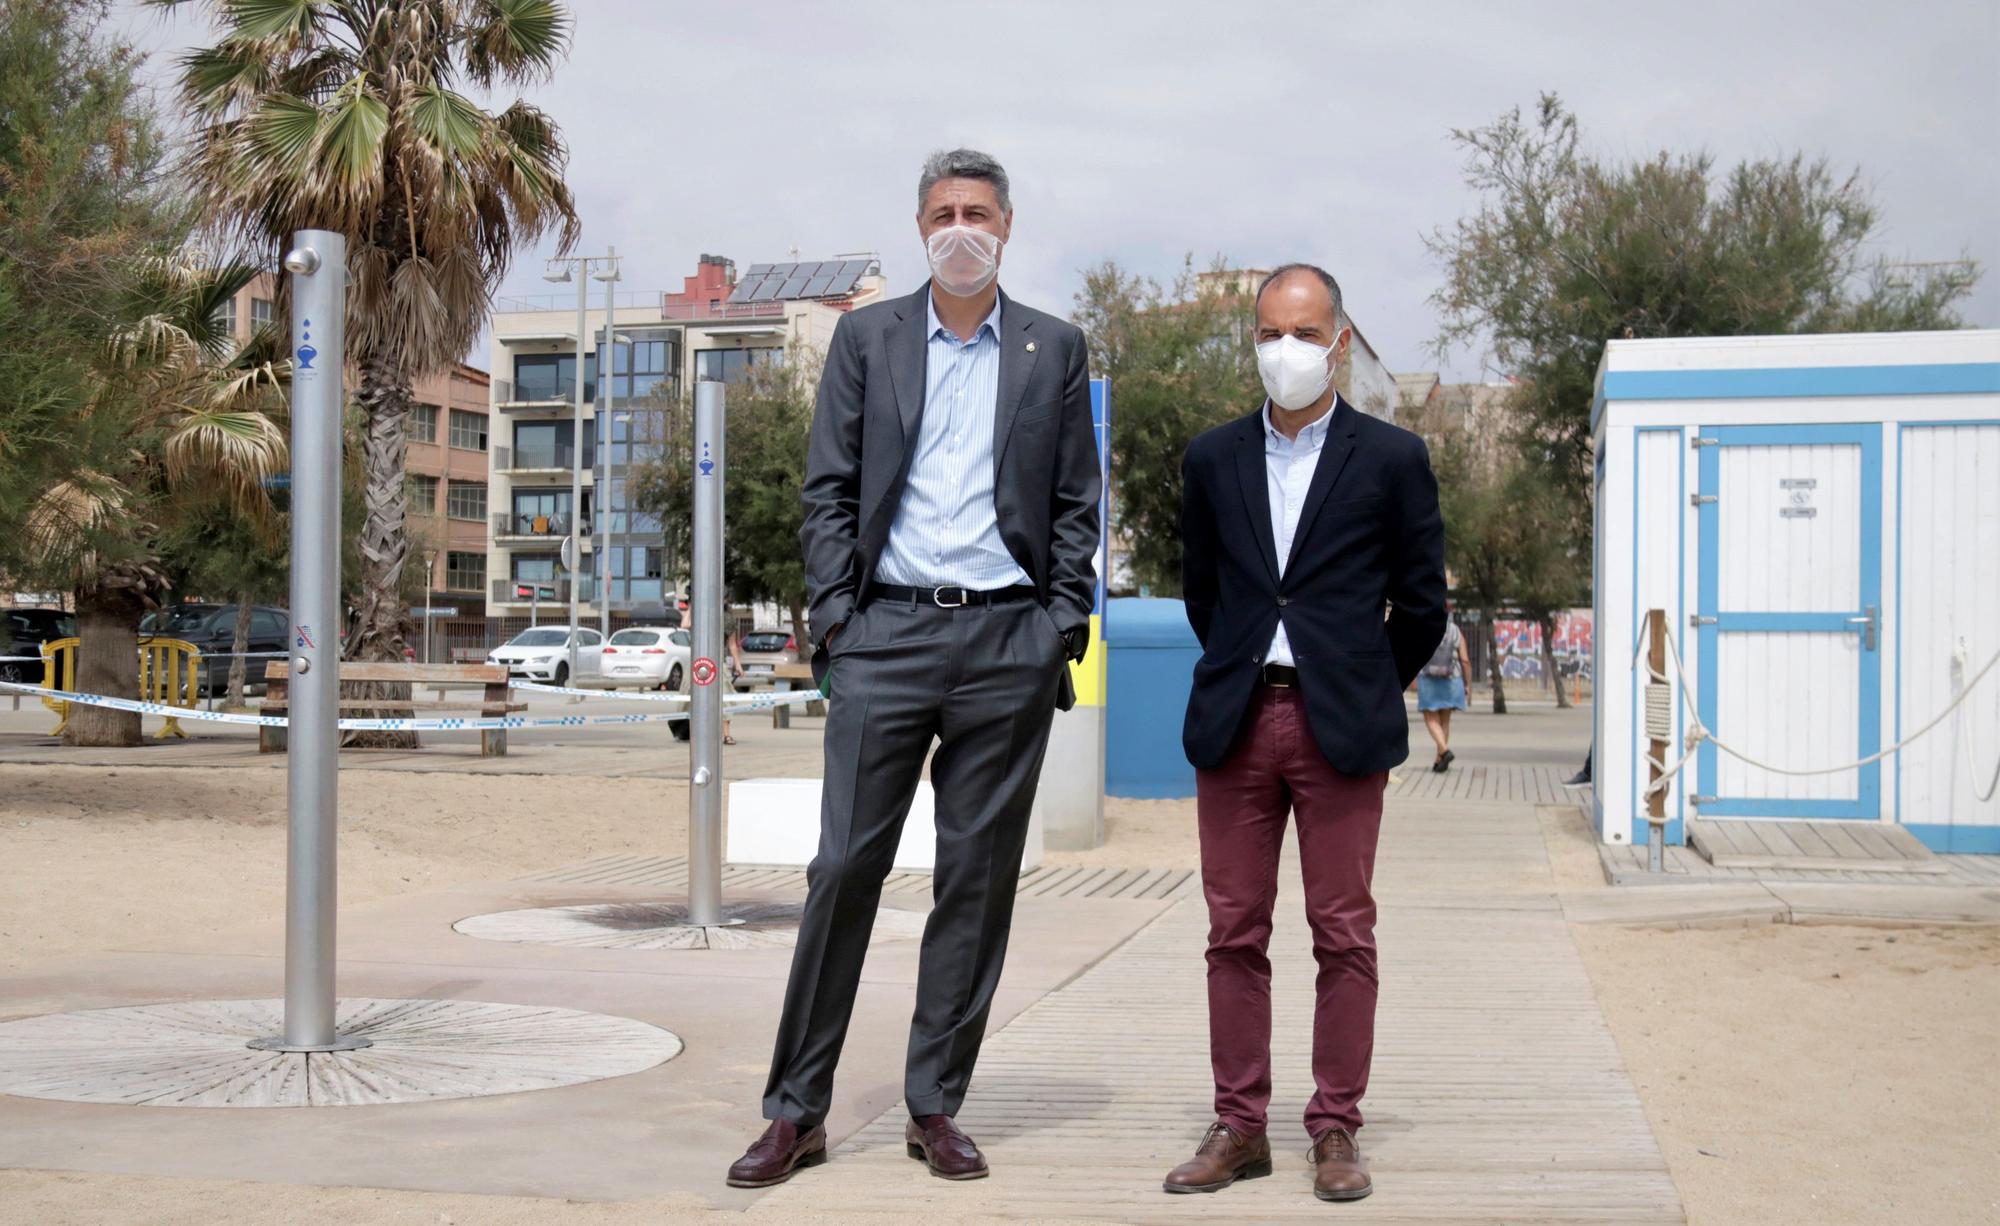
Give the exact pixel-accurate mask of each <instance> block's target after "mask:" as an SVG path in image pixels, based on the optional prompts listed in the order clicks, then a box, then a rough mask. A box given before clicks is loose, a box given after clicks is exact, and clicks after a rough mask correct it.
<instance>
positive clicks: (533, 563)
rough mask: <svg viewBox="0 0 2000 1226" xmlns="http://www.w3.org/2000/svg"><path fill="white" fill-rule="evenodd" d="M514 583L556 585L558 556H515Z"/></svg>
mask: <svg viewBox="0 0 2000 1226" xmlns="http://www.w3.org/2000/svg"><path fill="white" fill-rule="evenodd" d="M514 581H515V582H516V583H554V582H555V581H556V555H554V554H552V553H517V554H515V555H514Z"/></svg>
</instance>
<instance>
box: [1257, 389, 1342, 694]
mask: <svg viewBox="0 0 2000 1226" xmlns="http://www.w3.org/2000/svg"><path fill="white" fill-rule="evenodd" d="M1339 404H1340V401H1339V399H1338V398H1336V399H1335V400H1334V402H1333V403H1332V404H1330V405H1328V406H1327V407H1326V412H1324V413H1322V414H1320V416H1319V417H1318V419H1317V420H1315V421H1313V422H1312V423H1310V424H1309V425H1307V426H1306V427H1305V429H1303V430H1300V431H1299V436H1298V437H1297V438H1296V439H1289V438H1286V437H1285V436H1284V435H1283V434H1282V433H1280V432H1279V430H1278V427H1277V426H1275V425H1273V424H1271V402H1270V401H1268V400H1266V401H1265V402H1264V489H1265V491H1266V492H1267V493H1268V494H1269V495H1270V498H1271V537H1272V543H1273V544H1275V545H1276V546H1277V547H1278V577H1279V578H1281V579H1282V578H1283V577H1284V574H1285V560H1286V559H1287V558H1289V557H1290V556H1291V553H1292V539H1293V538H1294V537H1296V536H1297V535H1298V531H1299V513H1300V512H1301V511H1303V510H1304V509H1305V505H1306V491H1307V490H1309V489H1311V488H1312V479H1313V473H1314V472H1315V471H1316V470H1317V469H1318V468H1319V453H1320V451H1321V449H1322V448H1323V447H1324V446H1325V444H1326V432H1327V430H1328V429H1330V428H1331V427H1332V425H1333V411H1334V409H1335V408H1336V407H1338V406H1339ZM1264 663H1266V664H1283V665H1286V666H1287V667H1290V666H1292V665H1293V664H1294V663H1295V662H1294V661H1293V659H1292V644H1291V640H1290V639H1287V638H1286V637H1285V619H1284V617H1283V615H1282V614H1281V615H1280V616H1279V618H1278V632H1277V633H1276V634H1274V635H1272V636H1271V650H1269V651H1268V652H1266V653H1265V654H1264Z"/></svg>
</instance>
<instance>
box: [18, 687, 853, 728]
mask: <svg viewBox="0 0 2000 1226" xmlns="http://www.w3.org/2000/svg"><path fill="white" fill-rule="evenodd" d="M0 691H5V692H8V693H20V694H32V695H34V696H36V697H38V698H54V699H58V700H60V701H66V702H80V703H83V704H84V705H85V706H92V707H109V708H111V709H112V710H114V711H131V712H135V713H137V714H139V715H169V716H173V717H174V718H176V719H193V720H202V721H204V722H207V723H211V724H244V725H249V726H250V727H253V728H284V727H288V726H290V724H291V721H290V720H289V719H287V718H286V717H285V716H282V715H241V714H237V713H235V712H232V711H203V710H201V709H200V708H198V707H175V706H169V705H167V704H166V703H163V702H142V701H140V700H138V699H136V698H114V697H112V696H110V695H108V694H86V693H81V692H79V691H75V690H57V689H51V688H49V687H47V686H41V685H21V684H19V683H16V682H12V681H0ZM820 697H821V695H820V693H819V691H818V690H804V691H801V692H799V693H796V694H774V695H772V696H771V697H769V698H764V697H751V698H750V699H749V701H746V702H734V703H730V704H729V709H730V710H731V711H732V712H734V711H745V710H748V711H759V710H768V709H770V708H771V707H788V706H793V705H796V704H798V703H802V702H812V701H814V700H817V699H818V698H820ZM385 705H387V704H385ZM688 718H690V715H689V713H688V712H686V711H661V712H646V713H641V714H632V715H542V716H528V715H503V716H480V717H477V718H472V717H467V718H453V717H449V716H447V717H443V718H438V719H416V718H410V719H343V720H340V721H339V725H338V726H339V728H340V730H341V731H343V732H485V731H496V730H500V729H506V728H581V727H586V726H589V725H592V724H647V723H673V722H674V721H676V720H684V719H688Z"/></svg>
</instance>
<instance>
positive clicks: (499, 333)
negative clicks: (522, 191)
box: [486, 254, 887, 629]
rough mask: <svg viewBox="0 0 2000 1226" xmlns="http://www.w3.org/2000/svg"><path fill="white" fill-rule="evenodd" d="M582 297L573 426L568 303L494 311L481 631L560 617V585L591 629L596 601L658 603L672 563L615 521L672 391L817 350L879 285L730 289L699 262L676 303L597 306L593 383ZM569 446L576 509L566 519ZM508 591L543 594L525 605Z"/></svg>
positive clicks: (793, 263)
mask: <svg viewBox="0 0 2000 1226" xmlns="http://www.w3.org/2000/svg"><path fill="white" fill-rule="evenodd" d="M588 285H589V291H588V292H589V297H588V299H587V305H586V307H585V310H584V317H583V339H584V349H585V352H584V355H583V370H582V372H581V373H582V386H583V400H584V413H583V420H582V421H581V423H579V422H578V421H577V414H576V409H575V404H574V399H573V398H574V396H575V391H576V387H577V383H578V371H577V369H576V363H577V339H578V338H577V307H576V292H575V290H574V289H568V290H566V291H565V292H558V293H555V294H548V295H539V296H536V297H532V298H508V299H501V300H499V301H497V302H496V303H495V305H494V312H493V317H492V329H491V332H492V348H491V362H492V366H491V369H492V372H493V376H494V377H493V382H492V418H491V420H492V423H493V438H492V445H491V447H490V450H489V453H488V454H489V456H490V460H491V463H490V467H489V470H488V472H489V475H488V478H487V481H488V488H489V490H490V492H491V502H490V506H489V517H488V518H489V523H490V536H489V539H488V544H487V551H486V572H487V612H488V615H489V616H490V617H492V618H496V619H509V620H512V619H525V618H527V617H528V616H529V615H530V613H531V608H532V606H533V604H534V603H537V602H539V603H541V604H542V605H544V606H545V608H544V612H545V613H546V612H549V610H548V609H547V608H546V606H547V605H548V604H550V603H551V602H552V603H554V604H556V605H560V606H567V604H568V602H569V596H570V586H571V584H572V583H575V584H576V585H578V598H579V599H580V600H581V601H582V602H584V604H585V605H586V606H587V608H588V610H589V612H588V617H587V620H590V621H592V622H593V623H594V622H596V621H597V620H598V618H599V601H600V597H601V598H602V599H604V600H607V601H608V602H609V605H610V609H611V613H612V617H613V620H615V621H620V622H622V621H626V620H629V619H630V618H631V617H632V616H633V615H635V614H636V615H637V616H639V617H642V618H643V617H645V616H647V615H648V614H649V611H650V610H653V609H657V608H659V607H661V606H663V605H664V604H665V603H666V602H667V601H669V600H670V599H671V598H672V596H673V594H674V593H675V592H676V591H677V590H678V586H677V581H678V579H679V577H680V576H681V574H682V573H683V572H684V571H685V569H686V560H685V559H673V558H669V557H667V556H666V551H665V534H664V533H663V532H662V531H661V525H660V523H659V522H658V520H657V519H656V518H654V517H651V516H647V515H644V514H640V513H638V512H636V511H634V510H632V509H631V501H630V495H629V482H628V480H627V477H626V473H627V472H628V471H629V468H630V466H631V465H632V464H633V463H634V462H643V461H644V460H646V459H648V458H650V457H651V456H652V455H655V454H657V451H656V450H654V449H655V448H657V447H658V446H659V444H660V442H661V440H663V439H666V438H669V437H672V436H673V435H674V434H675V433H676V432H681V431H685V430H687V429H689V428H691V424H692V423H691V422H689V421H687V420H686V416H687V411H688V410H687V404H688V400H687V393H688V391H689V390H691V389H692V387H693V385H694V383H695V382H696V381H697V380H705V379H713V380H719V381H721V382H724V383H728V382H733V381H736V380H739V379H741V378H743V376H744V374H745V373H746V372H747V371H749V370H750V369H752V368H754V367H755V366H757V365H758V364H760V363H765V362H782V361H784V360H785V359H786V356H787V355H788V354H793V353H800V352H803V351H805V350H806V349H809V348H816V349H820V350H824V349H825V347H826V345H827V344H828V343H829V342H831V341H832V339H833V329H834V325H835V324H836V323H838V322H839V320H840V317H841V316H842V315H843V314H845V313H846V312H848V311H850V310H852V309H854V308H855V307H857V306H863V305H866V304H867V303H869V302H873V301H876V300H877V299H879V298H881V297H882V296H883V293H884V291H885V289H886V285H887V283H886V281H885V280H884V279H883V277H882V268H881V261H880V259H879V258H877V257H876V256H874V255H873V254H864V255H852V256H836V257H833V258H831V259H827V260H803V261H802V260H797V259H793V260H789V261H779V262H773V263H762V264H753V265H751V266H750V267H749V269H748V270H747V271H745V272H744V273H743V275H742V276H741V277H740V278H739V277H738V276H737V271H736V265H735V263H734V261H731V260H729V259H727V258H725V257H723V256H716V255H704V256H702V257H701V258H700V261H699V263H698V265H697V267H696V270H695V274H694V275H693V276H691V277H685V278H683V279H682V285H681V288H680V289H678V290H672V291H664V292H629V291H628V292H621V293H615V294H614V295H613V298H612V311H611V314H612V316H613V318H612V320H611V326H612V329H613V331H614V332H615V334H616V335H615V345H614V347H613V348H612V350H611V358H610V362H609V369H608V371H607V370H606V368H605V367H606V363H605V361H604V355H605V345H604V332H605V320H606V307H605V303H604V300H603V299H604V290H603V288H602V287H601V285H600V284H599V283H597V282H589V283H588ZM607 399H609V400H610V402H611V406H612V411H611V419H610V421H608V422H607V421H606V420H605V412H604V405H605V402H606V400H607ZM579 436H580V437H579ZM579 448H580V455H581V459H582V465H583V489H582V499H581V505H580V506H578V507H575V508H572V507H571V505H570V498H571V493H570V484H571V471H572V466H573V465H574V464H575V463H576V461H577V459H578V457H579ZM573 513H574V515H575V517H576V526H577V529H578V530H579V531H580V532H581V533H582V546H583V547H582V550H581V555H580V557H579V558H578V559H577V565H576V568H575V573H574V574H570V573H567V572H565V571H564V570H563V568H562V565H561V556H560V551H561V547H562V542H563V539H564V538H565V537H566V536H567V535H568V534H569V532H570V525H571V520H572V514H573ZM600 578H602V579H603V580H604V581H605V582H604V583H603V584H602V585H600V584H599V582H598V580H599V579H600ZM524 591H526V592H531V593H533V592H541V593H547V594H546V595H541V596H539V599H538V601H537V599H536V598H534V597H532V596H529V595H523V594H522V593H523V592H524ZM499 628H504V627H496V629H499Z"/></svg>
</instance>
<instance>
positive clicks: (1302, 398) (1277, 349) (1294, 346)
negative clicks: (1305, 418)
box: [1257, 336, 1333, 410]
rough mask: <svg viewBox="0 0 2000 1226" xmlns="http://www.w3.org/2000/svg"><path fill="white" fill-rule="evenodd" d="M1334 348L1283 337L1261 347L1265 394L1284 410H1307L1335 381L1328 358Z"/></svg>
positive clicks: (1259, 364)
mask: <svg viewBox="0 0 2000 1226" xmlns="http://www.w3.org/2000/svg"><path fill="white" fill-rule="evenodd" d="M1332 352H1333V349H1332V347H1330V346H1328V347H1321V346H1319V345H1315V344H1313V343H1312V342H1311V341H1302V340H1300V339H1299V338H1298V337H1296V336H1281V337H1279V338H1278V339H1277V340H1274V341H1265V342H1264V343H1263V344H1261V345H1259V346H1257V373H1258V374H1259V375H1260V376H1262V377H1263V380H1264V392H1265V394H1266V395H1268V396H1270V398H1271V403H1273V404H1275V405H1277V406H1278V407H1279V408H1281V409H1294V410H1296V409H1303V408H1305V407H1306V406H1307V405H1310V404H1311V403H1312V402H1313V401H1315V400H1318V399H1319V398H1320V394H1321V393H1322V392H1324V391H1326V385H1327V384H1328V383H1329V382H1331V381H1332V380H1333V366H1332V364H1331V363H1329V362H1328V361H1327V360H1326V359H1327V357H1328V355H1330V354H1331V353H1332Z"/></svg>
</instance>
